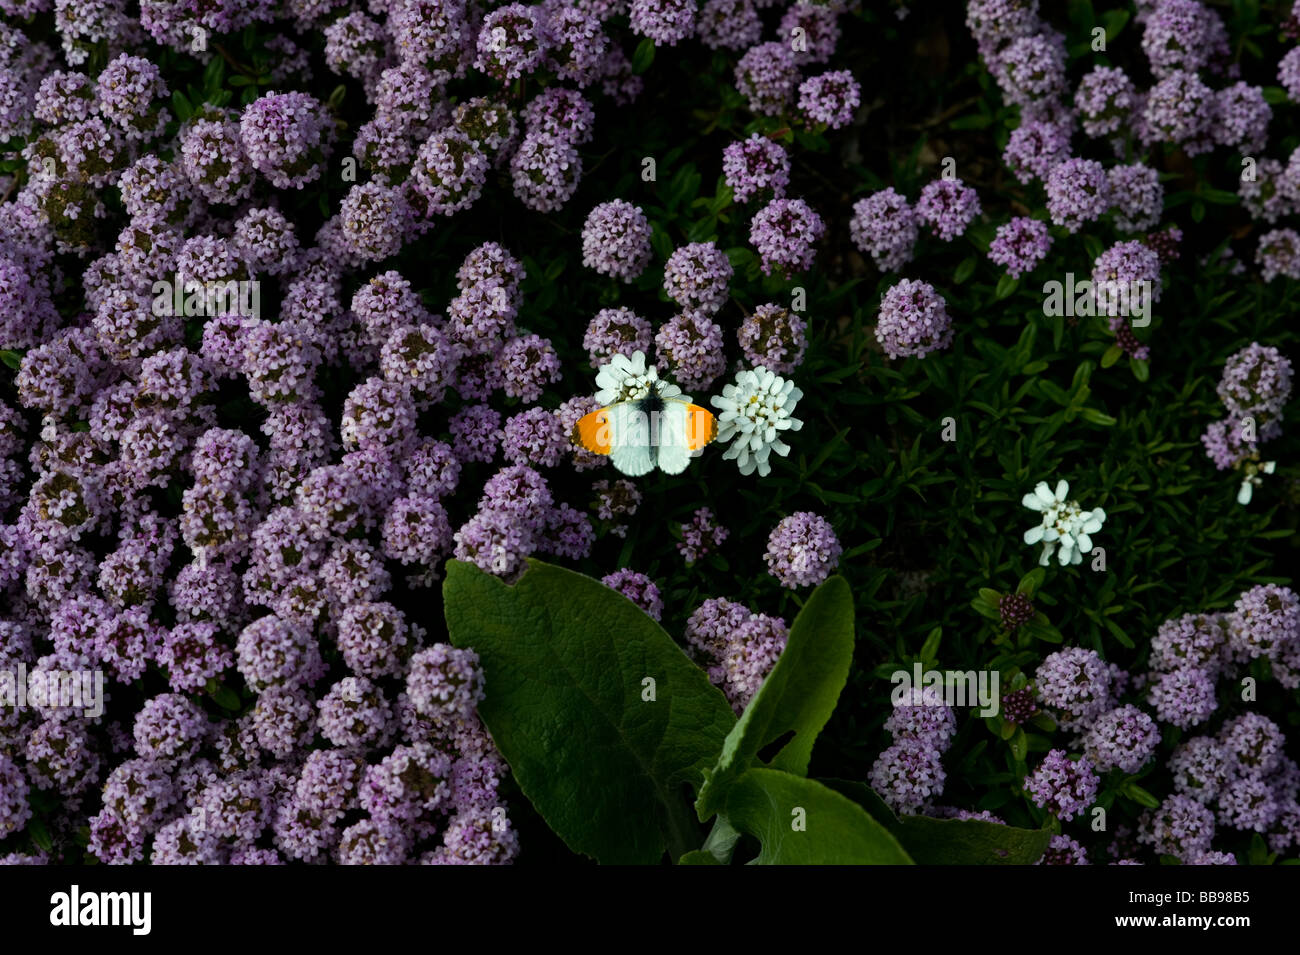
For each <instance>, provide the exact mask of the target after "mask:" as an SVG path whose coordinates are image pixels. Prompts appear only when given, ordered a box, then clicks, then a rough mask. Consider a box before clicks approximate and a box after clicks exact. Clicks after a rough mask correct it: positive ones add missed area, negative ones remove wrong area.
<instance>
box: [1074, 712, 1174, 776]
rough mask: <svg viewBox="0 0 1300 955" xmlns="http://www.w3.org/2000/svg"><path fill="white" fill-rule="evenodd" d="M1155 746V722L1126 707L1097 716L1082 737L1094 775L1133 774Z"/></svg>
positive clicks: (1158, 736)
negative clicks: (1100, 773) (1107, 773)
mask: <svg viewBox="0 0 1300 955" xmlns="http://www.w3.org/2000/svg"><path fill="white" fill-rule="evenodd" d="M1159 743H1160V730H1159V729H1158V728H1157V727H1156V724H1155V720H1153V719H1152V718H1151V717H1150V716H1148V715H1147V714H1146V713H1143V712H1142V711H1141V710H1139V709H1138V708H1137V707H1136V706H1132V705H1129V706H1121V707H1118V708H1117V709H1113V710H1110V711H1109V712H1106V713H1102V714H1101V715H1100V716H1098V717H1097V718H1096V719H1095V720H1094V721H1093V723H1092V727H1091V728H1090V729H1089V730H1088V732H1087V735H1086V736H1085V737H1084V740H1083V748H1084V753H1085V754H1086V755H1087V757H1088V759H1090V760H1091V761H1092V764H1093V765H1094V766H1096V767H1097V770H1098V772H1103V773H1104V772H1107V771H1108V770H1111V769H1120V770H1122V771H1123V772H1126V773H1135V772H1137V771H1138V770H1139V769H1141V768H1142V767H1143V765H1145V764H1146V762H1147V760H1148V759H1150V758H1151V756H1152V754H1153V753H1154V752H1155V748H1156V746H1157V745H1159Z"/></svg>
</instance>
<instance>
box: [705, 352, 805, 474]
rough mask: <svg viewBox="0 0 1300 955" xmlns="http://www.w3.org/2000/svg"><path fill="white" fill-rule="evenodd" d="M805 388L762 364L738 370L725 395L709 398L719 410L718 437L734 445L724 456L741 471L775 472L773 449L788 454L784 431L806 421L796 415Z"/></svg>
mask: <svg viewBox="0 0 1300 955" xmlns="http://www.w3.org/2000/svg"><path fill="white" fill-rule="evenodd" d="M802 397H803V392H802V391H800V390H799V389H798V388H796V387H795V386H794V382H793V381H789V380H787V379H785V378H782V377H781V376H780V375H774V374H772V372H770V371H768V370H767V369H766V368H764V367H763V366H762V365H760V366H758V367H757V368H755V369H754V370H753V371H738V372H736V383H735V384H734V385H727V386H726V387H725V388H723V389H722V397H721V398H719V397H717V396H716V395H715V396H714V397H713V398H711V399H709V401H710V403H711V404H712V405H713V407H715V408H717V409H718V411H719V412H720V413H719V414H718V441H720V442H722V443H724V444H726V443H727V442H730V444H731V446H730V447H729V448H727V451H726V453H725V454H724V455H723V458H725V459H727V460H734V461H735V462H736V463H737V464H738V465H739V467H740V473H741V474H745V475H749V474H753V473H754V472H755V471H758V476H759V477H767V475H769V474H771V473H772V466H771V465H770V464H769V463H768V458H769V457H770V456H771V454H772V452H773V451H775V452H776V453H777V454H779V455H781V456H782V457H785V455H787V454H789V453H790V446H789V445H788V444H786V443H785V442H784V441H782V440H781V438H780V435H781V434H782V432H785V431H798V430H799V429H800V428H802V427H803V422H802V421H800V420H799V419H798V418H795V417H793V414H794V408H795V405H797V404H798V403H799V399H800V398H802Z"/></svg>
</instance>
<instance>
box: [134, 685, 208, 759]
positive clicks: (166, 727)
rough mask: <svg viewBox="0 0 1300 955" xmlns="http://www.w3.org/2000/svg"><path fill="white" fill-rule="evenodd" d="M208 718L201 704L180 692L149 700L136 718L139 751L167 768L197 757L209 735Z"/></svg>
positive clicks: (136, 737)
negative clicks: (198, 750)
mask: <svg viewBox="0 0 1300 955" xmlns="http://www.w3.org/2000/svg"><path fill="white" fill-rule="evenodd" d="M207 730H208V718H207V716H205V715H204V713H203V711H202V710H201V709H199V707H198V705H197V704H196V703H194V702H193V701H192V700H190V699H189V698H188V697H186V696H182V695H181V694H179V693H163V694H160V695H159V696H155V697H153V698H152V699H149V700H146V701H145V704H144V706H142V707H141V708H140V712H139V713H138V714H136V718H135V732H134V735H135V750H136V753H137V754H139V755H140V756H141V757H143V758H144V759H149V760H154V761H156V762H158V763H160V764H163V765H170V764H172V763H175V762H181V761H184V760H186V759H189V758H191V757H192V756H194V755H195V752H196V750H197V749H198V747H199V745H200V743H201V742H202V741H203V739H204V737H205V736H206V735H207Z"/></svg>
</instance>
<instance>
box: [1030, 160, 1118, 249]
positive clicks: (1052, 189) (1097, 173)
mask: <svg viewBox="0 0 1300 955" xmlns="http://www.w3.org/2000/svg"><path fill="white" fill-rule="evenodd" d="M1045 185H1046V189H1047V211H1048V212H1049V213H1050V214H1051V216H1052V222H1054V223H1055V224H1056V225H1059V226H1064V227H1065V229H1066V231H1068V232H1071V233H1073V232H1078V231H1079V228H1080V227H1081V226H1082V225H1084V224H1085V223H1087V222H1092V221H1093V220H1095V219H1099V218H1101V216H1102V215H1104V214H1105V212H1106V210H1107V209H1109V208H1110V182H1109V180H1108V179H1107V178H1106V170H1105V168H1104V167H1103V166H1102V164H1101V163H1099V162H1096V161H1095V160H1092V159H1067V160H1065V161H1064V162H1061V163H1057V164H1056V165H1055V166H1053V167H1052V170H1051V172H1050V173H1048V175H1047V182H1046V184H1045Z"/></svg>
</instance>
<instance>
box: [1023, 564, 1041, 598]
mask: <svg viewBox="0 0 1300 955" xmlns="http://www.w3.org/2000/svg"><path fill="white" fill-rule="evenodd" d="M1046 579H1047V568H1046V567H1035V568H1034V569H1033V570H1031V571H1030V572H1029V573H1027V574H1025V576H1023V577H1021V578H1020V583H1018V584H1016V593H1018V594H1024V595H1025V596H1026V597H1032V596H1033V595H1034V593H1035V592H1036V591H1037V590H1038V588H1039V587H1041V586H1043V581H1044V580H1046Z"/></svg>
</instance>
